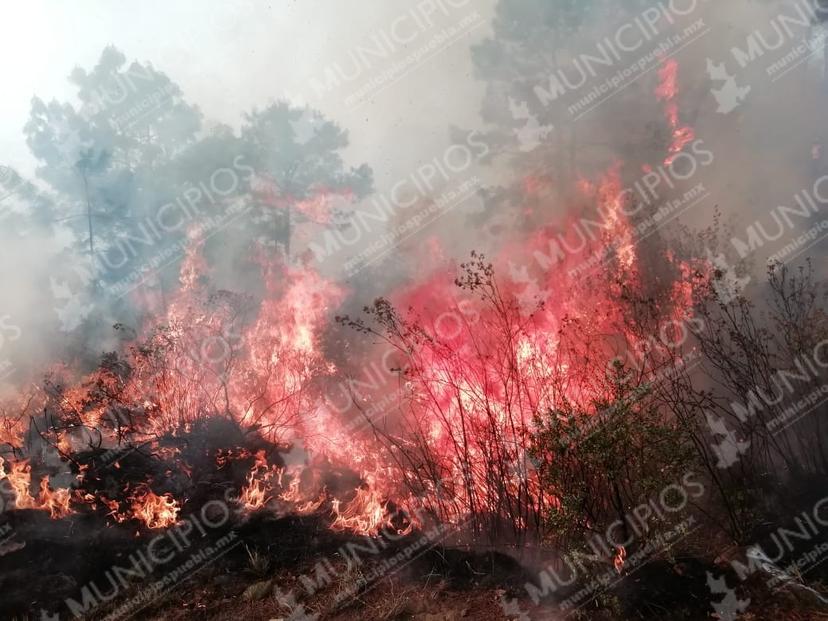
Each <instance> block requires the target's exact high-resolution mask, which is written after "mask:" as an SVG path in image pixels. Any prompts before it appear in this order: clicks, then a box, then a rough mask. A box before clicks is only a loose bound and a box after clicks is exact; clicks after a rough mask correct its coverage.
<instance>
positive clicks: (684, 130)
mask: <svg viewBox="0 0 828 621" xmlns="http://www.w3.org/2000/svg"><path fill="white" fill-rule="evenodd" d="M658 77H659V85H658V87H657V88H656V91H655V94H656V97H657V98H658V99H659V100H660V101H663V102H664V104H665V112H664V113H665V116H666V117H667V123H668V124H669V126H670V131H671V132H672V141H671V143H670V146H669V147H668V153H669V155H668V156H667V158H666V159H665V160H664V164H665V165H666V166H669V165H670V164H672V163H673V161H674V160H675V159H676V155H678V154H679V153H681V152H682V150H683V149H684V147H685V146H686V145H687V144H688V143H690V142H693V140H695V138H696V134H695V132H694V130H693V128H692V127H688V126H686V125H684V126H683V125H681V122H680V121H679V111H678V102H677V101H676V98H677V97H678V62H676V60H675V59H674V58H669V59H667V60H664V61H662V63H661V68H660V69H659V70H658Z"/></svg>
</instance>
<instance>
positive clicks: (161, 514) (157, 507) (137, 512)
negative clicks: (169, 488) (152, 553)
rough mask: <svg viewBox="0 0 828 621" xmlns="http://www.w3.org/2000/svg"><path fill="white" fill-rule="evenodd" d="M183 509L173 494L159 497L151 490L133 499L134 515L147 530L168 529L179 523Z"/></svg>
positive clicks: (146, 490) (141, 492)
mask: <svg viewBox="0 0 828 621" xmlns="http://www.w3.org/2000/svg"><path fill="white" fill-rule="evenodd" d="M179 511H181V509H180V508H179V506H178V503H177V502H176V501H175V499H174V498H173V497H172V495H171V494H162V495H161V496H158V495H157V494H156V493H155V492H153V491H152V490H151V489H145V490H143V491H140V492H139V493H137V494H136V495H135V496H134V497H133V501H132V512H133V515H134V516H135V517H136V518H137V519H139V520H141V521H142V522H143V523H144V524H146V526H147V528H168V527H170V526H173V525H175V523H176V522H177V521H178V513H179Z"/></svg>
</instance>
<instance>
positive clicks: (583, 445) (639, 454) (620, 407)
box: [531, 364, 693, 539]
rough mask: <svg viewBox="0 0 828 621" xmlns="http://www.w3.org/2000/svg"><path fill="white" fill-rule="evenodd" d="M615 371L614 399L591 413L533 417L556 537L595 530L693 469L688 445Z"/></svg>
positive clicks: (644, 394) (640, 389) (646, 396)
mask: <svg viewBox="0 0 828 621" xmlns="http://www.w3.org/2000/svg"><path fill="white" fill-rule="evenodd" d="M614 371H615V376H614V378H613V382H612V386H613V394H612V395H611V396H609V397H607V398H606V399H602V400H598V401H596V402H595V403H594V411H590V412H585V411H578V410H575V409H572V408H570V409H560V410H557V411H550V412H546V413H543V414H539V415H537V416H536V417H535V426H536V429H535V432H534V433H533V436H532V447H531V453H532V455H533V457H534V459H535V460H536V461H537V462H538V464H539V469H540V472H541V475H542V481H543V484H544V485H545V486H546V487H547V489H548V491H549V492H550V493H551V494H554V495H555V496H556V497H557V499H558V501H559V504H558V505H557V506H553V507H552V508H551V510H550V514H549V520H550V524H549V526H550V529H551V530H552V532H553V533H555V534H556V535H560V536H564V537H567V538H576V539H577V538H578V537H580V536H582V535H583V534H584V533H586V532H587V531H590V530H598V531H600V530H601V529H602V528H603V527H605V526H606V525H607V524H608V523H610V522H612V521H613V520H615V519H620V518H623V516H624V514H625V513H627V512H628V511H629V510H631V509H632V508H634V507H635V506H637V505H639V504H641V503H644V502H647V501H648V500H649V499H650V498H651V497H652V496H653V495H657V494H658V493H659V491H660V490H662V489H663V488H664V487H665V486H667V485H669V484H670V483H673V482H674V481H676V480H677V479H679V478H680V477H681V475H682V474H683V473H684V472H686V470H687V468H688V467H689V466H690V463H691V462H692V458H693V451H692V446H691V445H690V442H689V439H688V438H687V436H686V434H684V433H682V431H681V429H679V428H678V425H677V424H676V423H675V422H674V421H673V420H671V418H670V417H669V416H668V415H667V414H666V413H665V412H664V411H663V410H662V409H661V408H658V407H657V406H656V405H655V403H654V402H653V400H652V399H651V396H652V393H651V391H650V389H649V387H648V386H647V385H646V384H641V385H636V386H633V385H630V383H629V382H628V381H626V379H625V377H624V373H625V369H624V368H623V367H622V366H621V365H620V364H616V365H615V368H614Z"/></svg>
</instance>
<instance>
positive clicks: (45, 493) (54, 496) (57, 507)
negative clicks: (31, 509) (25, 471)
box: [39, 477, 72, 520]
mask: <svg viewBox="0 0 828 621" xmlns="http://www.w3.org/2000/svg"><path fill="white" fill-rule="evenodd" d="M70 497H71V494H70V492H69V490H68V489H65V488H61V489H58V490H55V491H52V490H51V489H49V481H48V479H47V478H46V477H43V478H42V479H41V480H40V498H39V500H40V505H41V507H42V508H43V509H46V510H48V511H49V515H50V516H51V518H52V519H53V520H58V519H60V518H62V517H65V516H67V515H69V514H70V513H72V510H71V509H70V508H69V499H70Z"/></svg>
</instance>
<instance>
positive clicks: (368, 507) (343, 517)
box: [331, 480, 390, 535]
mask: <svg viewBox="0 0 828 621" xmlns="http://www.w3.org/2000/svg"><path fill="white" fill-rule="evenodd" d="M341 504H342V503H341V502H340V501H339V500H337V499H334V500H333V501H332V502H331V508H332V511H333V514H334V515H335V516H336V519H334V522H333V524H332V525H331V528H333V529H334V530H351V531H354V532H357V533H360V534H364V535H374V534H376V533H378V532H379V531H380V529H382V528H383V527H385V526H390V523H389V521H388V512H387V510H386V507H387V503H386V502H383V499H382V497H381V496H380V494H379V492H378V491H377V490H376V489H375V487H374V485H373V484H372V481H370V480H369V481H368V484H367V485H366V486H365V487H359V488H357V490H356V496H355V497H354V499H353V500H352V501H351V502H349V503H348V505H347V506H346V508H345V509H341V508H340V506H341Z"/></svg>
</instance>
